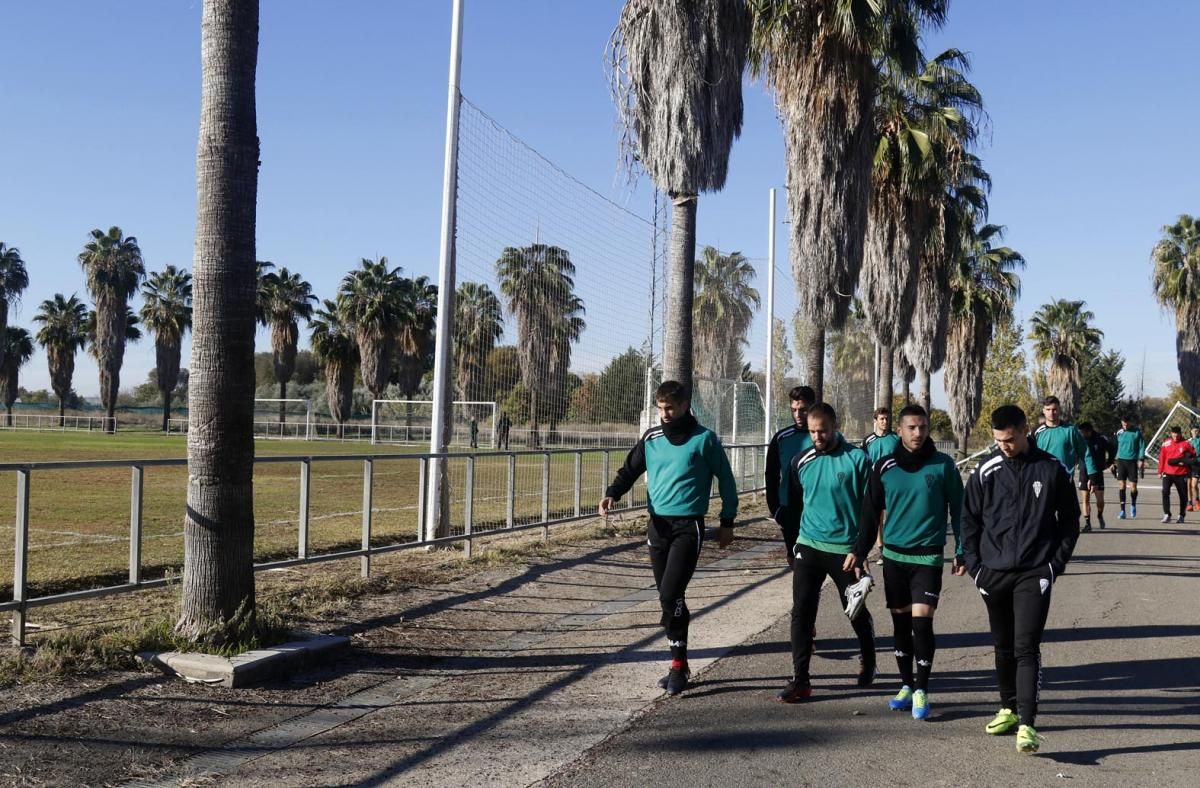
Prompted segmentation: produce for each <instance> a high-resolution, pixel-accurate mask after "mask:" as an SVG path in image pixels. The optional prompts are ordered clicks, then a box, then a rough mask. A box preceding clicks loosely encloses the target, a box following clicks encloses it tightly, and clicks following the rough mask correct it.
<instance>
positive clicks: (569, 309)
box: [545, 295, 587, 435]
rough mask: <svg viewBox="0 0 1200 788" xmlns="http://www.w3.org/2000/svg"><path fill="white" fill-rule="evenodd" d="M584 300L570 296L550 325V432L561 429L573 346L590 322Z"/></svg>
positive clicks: (547, 400)
mask: <svg viewBox="0 0 1200 788" xmlns="http://www.w3.org/2000/svg"><path fill="white" fill-rule="evenodd" d="M586 312H587V310H586V309H584V306H583V299H581V298H580V297H579V296H577V295H571V296H570V297H568V298H567V300H566V302H565V303H564V304H563V305H562V307H561V309H560V312H559V314H558V315H557V316H556V319H555V320H554V321H553V322H552V323H551V326H550V341H549V346H550V374H549V376H548V377H549V380H548V383H547V386H546V396H545V402H546V415H547V417H548V418H549V419H550V434H551V435H555V434H556V433H557V431H558V420H559V419H560V418H562V417H563V415H564V414H566V412H567V406H568V402H567V393H566V390H567V374H568V373H569V372H570V371H571V345H573V344H575V343H576V342H578V341H579V338H580V337H581V336H582V335H583V330H584V329H585V328H587V323H586V322H585V321H584V319H583V315H584V314H585V313H586Z"/></svg>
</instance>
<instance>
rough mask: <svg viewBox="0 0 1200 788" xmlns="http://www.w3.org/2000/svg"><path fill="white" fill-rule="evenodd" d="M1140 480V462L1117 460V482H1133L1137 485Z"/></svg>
mask: <svg viewBox="0 0 1200 788" xmlns="http://www.w3.org/2000/svg"><path fill="white" fill-rule="evenodd" d="M1137 480H1138V461H1137V460H1117V481H1119V482H1123V481H1131V482H1133V483H1135V484H1136V483H1137Z"/></svg>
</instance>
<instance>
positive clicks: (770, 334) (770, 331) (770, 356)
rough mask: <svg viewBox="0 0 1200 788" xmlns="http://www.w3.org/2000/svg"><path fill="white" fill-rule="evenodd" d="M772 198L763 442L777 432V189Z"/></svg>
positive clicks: (769, 219)
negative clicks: (775, 412) (775, 385)
mask: <svg viewBox="0 0 1200 788" xmlns="http://www.w3.org/2000/svg"><path fill="white" fill-rule="evenodd" d="M770 195H771V200H770V205H769V208H768V209H767V219H768V225H767V400H766V402H765V403H764V404H763V410H764V411H766V418H765V419H763V422H764V423H765V424H766V426H765V427H764V428H763V443H770V442H771V436H772V435H774V434H775V429H774V424H773V423H772V422H771V416H772V414H773V411H774V407H773V406H774V404H775V391H774V386H773V385H772V382H771V381H772V379H773V378H774V377H775V189H774V188H772V189H771V190H770Z"/></svg>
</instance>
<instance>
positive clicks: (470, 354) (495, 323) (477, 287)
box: [454, 282, 516, 415]
mask: <svg viewBox="0 0 1200 788" xmlns="http://www.w3.org/2000/svg"><path fill="white" fill-rule="evenodd" d="M503 334H504V310H503V308H502V307H501V306H500V299H499V298H497V297H496V294H495V293H494V292H492V289H491V288H490V287H488V286H487V285H485V284H480V283H479V282H463V283H462V284H460V285H459V286H458V292H457V294H456V295H455V297H454V364H455V384H456V387H457V389H458V395H459V397H461V398H462V399H465V400H468V401H470V402H479V401H486V400H489V399H492V400H494V399H495V398H496V397H495V392H490V394H491V396H488V394H489V392H487V391H486V390H485V383H486V381H488V380H489V377H490V376H489V375H488V374H487V369H486V366H487V362H488V359H489V357H490V356H491V354H492V351H493V349H494V348H495V347H496V342H498V341H499V340H500V337H501V336H503ZM513 361H514V368H515V363H516V359H515V358H514V359H513ZM514 382H515V381H514ZM475 415H478V414H475Z"/></svg>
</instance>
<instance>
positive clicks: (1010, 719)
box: [984, 709, 1021, 736]
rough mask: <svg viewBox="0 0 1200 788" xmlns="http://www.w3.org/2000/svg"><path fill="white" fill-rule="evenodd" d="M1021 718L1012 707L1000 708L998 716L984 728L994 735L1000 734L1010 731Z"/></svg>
mask: <svg viewBox="0 0 1200 788" xmlns="http://www.w3.org/2000/svg"><path fill="white" fill-rule="evenodd" d="M1020 721H1021V720H1020V719H1019V718H1018V717H1017V715H1016V712H1014V711H1013V710H1012V709H1000V711H998V712H996V716H995V717H993V718H992V721H991V722H989V723H988V724H987V727H986V728H984V730H985V731H987V732H988V733H989V734H990V735H992V736H999V735H1000V734H1002V733H1008V732H1009V731H1011V730H1012V729H1013V728H1015V727H1017V723H1019V722H1020Z"/></svg>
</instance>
